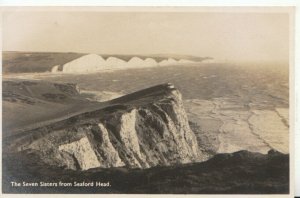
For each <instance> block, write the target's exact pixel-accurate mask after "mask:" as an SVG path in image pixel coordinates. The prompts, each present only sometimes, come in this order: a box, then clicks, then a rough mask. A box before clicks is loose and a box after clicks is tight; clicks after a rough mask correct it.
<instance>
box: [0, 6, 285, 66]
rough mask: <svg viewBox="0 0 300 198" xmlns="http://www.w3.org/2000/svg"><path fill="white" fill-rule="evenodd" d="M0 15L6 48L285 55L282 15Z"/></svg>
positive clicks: (247, 57)
mask: <svg viewBox="0 0 300 198" xmlns="http://www.w3.org/2000/svg"><path fill="white" fill-rule="evenodd" d="M2 16H3V18H2V27H3V50H5V51H51V52H85V53H100V54H101V53H103V54H104V53H105V54H160V53H172V54H188V55H197V56H211V57H215V58H216V59H218V60H238V61H247V60H251V61H286V60H288V58H289V57H288V53H289V15H288V14H286V13H241V12H239V13H236V12H235V13H233V12H226V13H225V12H224V13H222V12H219V13H215V12H145V13H143V12H95V11H93V12H87V11H76V12H74V11H73V12H70V11H68V12H66V11H43V12H40V11H39V12H38V11H34V12H33V11H30V12H29V11H22V10H19V11H18V12H4V13H3V15H2Z"/></svg>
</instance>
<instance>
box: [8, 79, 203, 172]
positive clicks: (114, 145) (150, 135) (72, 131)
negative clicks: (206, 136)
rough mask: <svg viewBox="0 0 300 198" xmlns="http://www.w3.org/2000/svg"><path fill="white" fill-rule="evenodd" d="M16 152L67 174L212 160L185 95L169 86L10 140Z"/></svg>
mask: <svg viewBox="0 0 300 198" xmlns="http://www.w3.org/2000/svg"><path fill="white" fill-rule="evenodd" d="M6 142H7V148H9V150H10V151H13V152H20V151H22V152H24V151H33V152H34V153H35V154H36V155H38V156H39V157H40V160H42V161H43V162H45V163H47V164H50V165H53V166H59V167H65V168H67V169H76V170H86V169H90V168H95V167H103V168H109V167H118V166H127V167H130V168H137V167H138V168H149V167H154V166H168V165H175V164H183V163H190V162H199V161H204V160H207V158H208V156H207V155H206V154H205V153H203V152H202V151H201V149H200V146H199V145H198V143H197V140H196V136H195V134H194V133H193V131H192V130H191V129H190V126H189V123H188V119H187V116H186V113H185V110H184V108H183V104H182V98H181V94H180V92H179V91H178V90H177V89H176V88H174V86H173V85H171V84H164V85H159V86H155V87H151V88H148V89H144V90H142V91H138V92H135V93H132V94H129V95H125V96H123V97H120V98H117V99H114V100H111V101H109V102H107V103H106V106H105V107H104V108H101V109H99V110H96V111H92V112H86V113H83V114H80V115H77V116H74V117H71V118H69V119H66V120H62V121H59V122H56V123H54V124H50V125H48V126H44V127H41V128H38V129H35V130H31V131H27V132H26V133H22V134H21V135H17V136H14V137H10V140H7V141H6Z"/></svg>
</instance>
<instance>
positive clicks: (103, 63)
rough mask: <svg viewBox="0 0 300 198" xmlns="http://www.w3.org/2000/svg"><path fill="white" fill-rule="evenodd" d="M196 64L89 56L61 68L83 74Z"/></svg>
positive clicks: (185, 61)
mask: <svg viewBox="0 0 300 198" xmlns="http://www.w3.org/2000/svg"><path fill="white" fill-rule="evenodd" d="M191 63H197V62H195V61H191V60H187V59H181V60H179V61H177V60H175V59H173V58H168V59H166V60H162V61H160V62H159V63H158V62H157V61H156V60H154V59H153V58H146V59H145V60H144V59H141V58H139V57H132V58H131V59H130V60H129V61H128V62H126V61H124V60H122V59H119V58H116V57H113V56H111V57H108V58H107V59H106V60H104V59H103V58H102V57H101V56H99V55H97V54H89V55H85V56H82V57H80V58H78V59H75V60H73V61H71V62H69V63H66V64H64V65H63V66H62V72H63V73H85V72H95V71H103V70H112V69H126V68H143V67H157V66H171V65H178V64H191ZM51 72H53V73H54V72H58V66H54V67H53V68H52V70H51Z"/></svg>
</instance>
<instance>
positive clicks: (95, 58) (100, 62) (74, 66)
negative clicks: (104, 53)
mask: <svg viewBox="0 0 300 198" xmlns="http://www.w3.org/2000/svg"><path fill="white" fill-rule="evenodd" d="M105 64H106V62H105V60H104V59H103V58H102V57H101V56H99V55H97V54H89V55H85V56H82V57H80V58H78V59H75V60H73V61H71V62H69V63H66V64H64V65H63V70H62V71H63V72H89V71H97V70H99V69H103V68H104V67H105Z"/></svg>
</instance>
